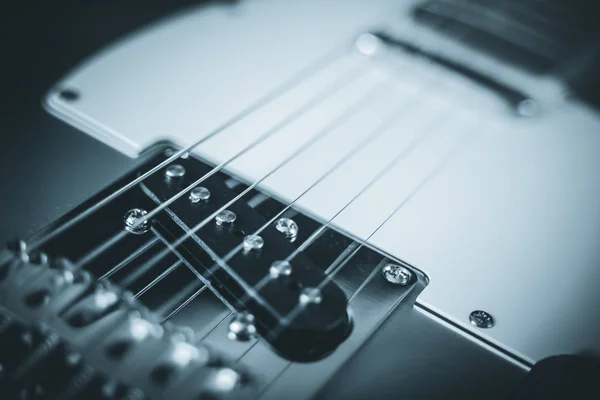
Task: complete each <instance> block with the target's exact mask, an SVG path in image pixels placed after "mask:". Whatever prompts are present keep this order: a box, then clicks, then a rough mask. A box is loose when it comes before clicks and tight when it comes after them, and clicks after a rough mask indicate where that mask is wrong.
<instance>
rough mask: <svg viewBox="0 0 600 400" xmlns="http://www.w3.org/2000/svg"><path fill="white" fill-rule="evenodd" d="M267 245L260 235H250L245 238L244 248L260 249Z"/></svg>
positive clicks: (248, 249)
mask: <svg viewBox="0 0 600 400" xmlns="http://www.w3.org/2000/svg"><path fill="white" fill-rule="evenodd" d="M264 245H265V241H264V240H263V238H262V237H260V236H259V235H248V236H246V237H245V238H244V250H246V251H250V250H260V249H262V247H263V246H264Z"/></svg>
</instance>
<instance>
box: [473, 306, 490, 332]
mask: <svg viewBox="0 0 600 400" xmlns="http://www.w3.org/2000/svg"><path fill="white" fill-rule="evenodd" d="M469 321H471V324H473V325H475V326H476V327H478V328H483V329H488V328H491V327H492V326H494V317H492V316H491V315H490V314H489V313H487V312H485V311H482V310H475V311H473V312H472V313H471V315H469Z"/></svg>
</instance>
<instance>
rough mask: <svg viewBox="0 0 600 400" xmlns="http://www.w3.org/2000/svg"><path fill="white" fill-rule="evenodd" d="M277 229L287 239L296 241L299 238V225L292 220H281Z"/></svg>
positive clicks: (276, 225)
mask: <svg viewBox="0 0 600 400" xmlns="http://www.w3.org/2000/svg"><path fill="white" fill-rule="evenodd" d="M275 229H277V230H278V231H279V232H281V233H282V234H283V236H285V237H286V238H288V239H290V240H291V241H294V239H296V236H298V229H299V228H298V224H297V223H296V222H294V220H293V219H290V218H279V220H278V221H277V223H276V224H275Z"/></svg>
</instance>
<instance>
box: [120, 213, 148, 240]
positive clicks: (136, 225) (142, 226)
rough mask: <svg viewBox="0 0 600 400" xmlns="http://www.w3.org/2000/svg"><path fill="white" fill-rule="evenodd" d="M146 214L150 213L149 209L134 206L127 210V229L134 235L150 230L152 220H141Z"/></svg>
mask: <svg viewBox="0 0 600 400" xmlns="http://www.w3.org/2000/svg"><path fill="white" fill-rule="evenodd" d="M146 214H148V211H146V210H142V209H141V208H134V209H132V210H129V211H127V213H126V214H125V229H127V230H128V231H129V232H131V233H133V234H134V235H141V234H144V233H146V232H148V231H149V230H150V225H151V224H150V220H144V221H143V222H139V221H140V220H142V219H143V218H144V217H145V216H146Z"/></svg>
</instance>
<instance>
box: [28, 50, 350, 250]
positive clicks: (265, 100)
mask: <svg viewBox="0 0 600 400" xmlns="http://www.w3.org/2000/svg"><path fill="white" fill-rule="evenodd" d="M347 47H348V46H347V44H344V45H342V46H339V45H338V46H336V47H335V48H334V49H333V50H331V51H330V52H329V53H328V54H326V55H325V56H323V57H322V58H321V59H319V60H317V61H316V62H315V63H313V64H311V65H310V66H308V67H306V68H304V69H303V70H301V71H300V72H298V73H297V74H295V75H294V76H292V77H291V78H290V79H288V80H286V81H285V82H284V83H283V84H281V85H279V86H277V87H276V88H275V89H274V90H272V91H270V92H268V93H267V94H266V95H265V96H263V97H262V98H260V99H259V100H257V101H256V102H254V103H252V104H251V105H249V106H248V107H246V108H245V109H243V110H242V111H241V112H239V113H238V114H236V115H235V116H233V117H232V118H231V119H229V120H227V121H226V122H225V123H223V124H222V125H220V126H219V127H217V128H216V129H214V130H213V131H211V132H210V133H209V134H208V135H206V136H204V137H203V138H201V139H199V140H197V141H196V142H194V143H192V144H191V145H189V146H187V147H185V148H183V149H181V150H179V151H177V152H175V153H174V154H173V155H171V156H170V157H169V158H167V159H166V160H164V161H162V162H161V163H160V164H158V165H156V166H154V167H153V168H151V169H150V170H148V171H146V172H145V173H143V174H141V175H140V176H138V177H137V178H136V179H134V180H132V181H130V182H129V183H127V184H126V185H124V186H122V187H121V188H119V189H117V190H115V191H114V192H113V193H111V194H110V195H108V196H107V197H105V198H103V199H102V200H100V201H98V202H97V203H95V204H93V205H91V206H90V207H89V208H87V209H86V210H84V211H82V212H81V213H80V214H78V215H76V216H74V217H73V218H72V219H70V220H69V221H67V222H65V223H64V224H62V225H60V226H58V227H56V228H55V229H53V230H52V231H51V232H48V233H47V234H45V235H42V236H41V237H40V238H37V239H36V238H35V236H34V238H33V239H32V240H31V241H30V242H28V243H27V248H28V249H29V251H35V250H37V249H39V248H40V246H42V245H43V244H44V243H47V242H48V241H49V240H52V239H53V238H55V237H56V236H58V235H60V234H61V233H62V232H64V231H65V230H67V229H69V228H71V227H72V226H74V225H75V224H77V223H78V222H80V221H82V220H83V219H84V218H86V217H88V216H90V215H91V214H93V213H94V212H95V211H97V210H98V209H100V208H102V207H104V206H105V205H106V204H108V203H109V202H111V201H112V200H114V199H115V198H117V197H118V196H120V195H121V194H123V193H125V192H126V191H128V190H130V189H132V188H133V187H135V186H136V185H137V184H138V183H140V182H142V181H143V180H144V179H146V178H148V177H149V176H151V175H153V174H154V173H156V172H157V171H159V170H161V169H162V168H163V167H165V166H166V165H168V164H169V163H171V162H172V161H175V160H177V159H179V157H181V156H182V155H184V154H186V153H188V152H190V151H192V150H193V149H195V148H196V147H198V146H200V145H201V144H202V143H204V142H206V141H208V140H210V139H211V138H213V137H215V136H217V135H218V134H219V133H221V132H223V131H226V130H227V129H228V128H229V127H231V126H233V125H235V124H236V123H238V122H240V121H242V120H243V119H245V118H246V117H248V116H249V115H251V114H253V113H254V112H255V111H257V110H260V109H261V108H263V107H265V106H267V105H268V104H270V103H271V102H273V101H274V100H276V99H277V98H279V97H280V96H282V95H284V94H285V93H287V92H289V91H290V90H292V89H294V88H295V87H296V86H298V85H300V84H301V83H303V82H304V81H305V80H306V79H308V78H310V77H311V76H313V75H316V74H317V73H318V72H320V71H321V70H323V69H325V68H327V66H328V65H330V64H332V63H333V62H335V61H336V60H338V59H339V58H340V57H341V56H342V55H343V54H344V53H345V52H346V51H347Z"/></svg>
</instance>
